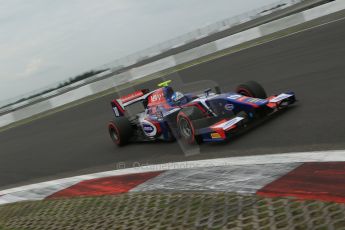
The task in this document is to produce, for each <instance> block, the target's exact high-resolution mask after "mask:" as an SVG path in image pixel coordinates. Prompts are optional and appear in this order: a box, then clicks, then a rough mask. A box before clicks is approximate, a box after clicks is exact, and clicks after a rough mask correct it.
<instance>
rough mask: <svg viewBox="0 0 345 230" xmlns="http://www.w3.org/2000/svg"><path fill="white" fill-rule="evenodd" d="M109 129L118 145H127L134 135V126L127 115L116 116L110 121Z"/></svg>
mask: <svg viewBox="0 0 345 230" xmlns="http://www.w3.org/2000/svg"><path fill="white" fill-rule="evenodd" d="M108 131H109V135H110V138H111V139H112V140H113V142H114V143H115V144H116V145H117V146H124V145H126V144H127V143H128V142H129V140H130V139H131V137H132V135H133V127H132V125H131V123H130V121H129V120H128V119H127V118H126V117H116V118H115V119H114V120H113V121H111V122H109V124H108Z"/></svg>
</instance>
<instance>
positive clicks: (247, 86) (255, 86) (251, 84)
mask: <svg viewBox="0 0 345 230" xmlns="http://www.w3.org/2000/svg"><path fill="white" fill-rule="evenodd" d="M236 92H237V93H238V94H241V95H243V96H247V97H255V98H260V99H266V98H267V94H266V91H265V89H264V88H263V87H262V86H261V85H260V84H259V83H257V82H256V81H248V82H246V83H244V84H241V85H239V86H238V87H237V88H236Z"/></svg>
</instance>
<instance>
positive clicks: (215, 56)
mask: <svg viewBox="0 0 345 230" xmlns="http://www.w3.org/2000/svg"><path fill="white" fill-rule="evenodd" d="M344 15H345V13H344V11H341V12H338V13H334V14H333V17H331V20H336V19H338V18H341V17H344ZM326 17H328V16H325V17H323V18H320V19H316V20H313V21H310V22H306V23H303V24H300V25H298V26H294V27H291V28H288V29H285V30H282V31H279V32H276V33H273V34H270V35H267V36H263V37H260V38H258V39H255V40H252V41H249V42H245V43H242V44H240V45H237V46H234V47H231V48H229V49H225V50H222V51H219V52H216V53H213V54H210V55H207V56H204V57H202V58H199V59H196V60H193V61H191V62H188V63H184V64H181V65H178V66H176V67H173V68H170V69H166V70H164V71H161V72H158V73H155V74H151V75H149V76H146V77H145V78H142V79H138V80H135V81H133V82H130V83H126V84H123V85H120V86H117V87H115V88H112V89H109V90H106V91H103V92H100V93H98V94H94V95H91V96H88V97H85V98H83V99H80V100H78V101H74V102H71V103H69V104H66V105H63V106H61V107H58V108H55V109H52V110H50V111H47V112H44V113H41V114H37V115H35V116H32V117H29V118H27V119H23V120H21V121H18V122H15V123H12V124H10V125H7V126H4V127H1V128H0V132H2V131H5V130H8V129H11V128H14V127H17V126H20V125H23V124H26V123H29V122H31V121H34V120H37V119H40V118H43V117H46V116H49V115H51V114H54V113H57V112H60V111H63V110H66V109H69V108H72V107H75V106H77V105H80V104H83V103H86V102H89V101H93V100H96V99H99V98H101V97H104V96H107V95H110V94H114V93H116V92H118V91H120V90H123V89H125V88H129V87H133V86H136V85H139V84H142V83H143V82H148V81H151V80H154V79H157V78H160V77H165V76H167V75H169V74H172V73H176V72H178V71H181V70H184V69H187V68H190V67H192V66H196V65H199V64H202V63H205V62H209V61H212V60H216V59H218V58H221V57H223V56H226V55H230V54H233V53H236V52H239V51H242V50H245V49H249V48H251V47H255V46H258V45H261V44H264V43H268V42H271V41H273V40H276V39H279V38H282V37H285V36H288V35H290V34H293V33H298V32H300V31H303V30H306V29H308V28H312V27H315V26H318V25H320V24H322V23H325V22H327V21H330V20H329V19H327V20H326Z"/></svg>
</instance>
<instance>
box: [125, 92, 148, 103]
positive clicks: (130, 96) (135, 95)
mask: <svg viewBox="0 0 345 230" xmlns="http://www.w3.org/2000/svg"><path fill="white" fill-rule="evenodd" d="M143 91H144V90H138V91H135V92H134V93H131V94H128V95H126V96H122V97H120V100H121V102H122V103H126V102H129V101H132V100H134V99H136V98H138V97H141V96H143V95H144V92H143Z"/></svg>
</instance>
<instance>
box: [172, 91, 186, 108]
mask: <svg viewBox="0 0 345 230" xmlns="http://www.w3.org/2000/svg"><path fill="white" fill-rule="evenodd" d="M171 101H172V102H173V104H175V105H182V104H185V103H187V98H186V97H185V96H184V95H183V93H181V92H174V93H173V94H172V95H171Z"/></svg>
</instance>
